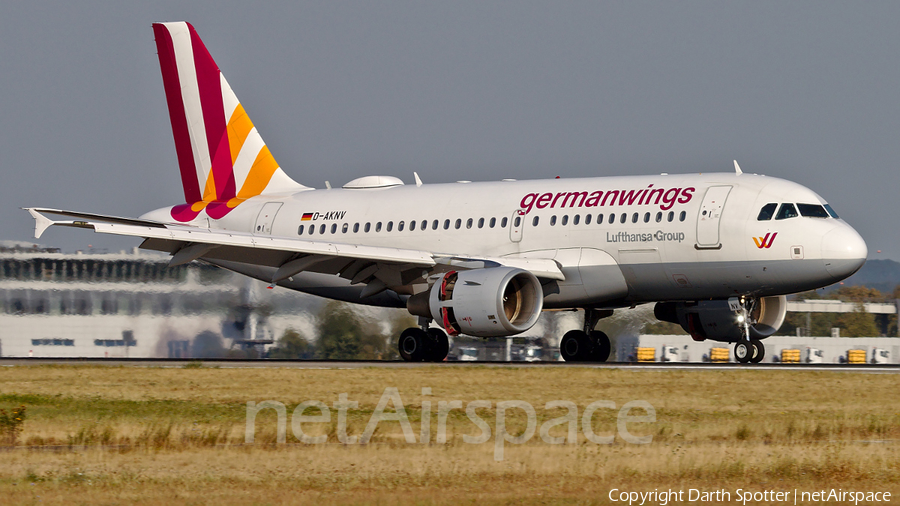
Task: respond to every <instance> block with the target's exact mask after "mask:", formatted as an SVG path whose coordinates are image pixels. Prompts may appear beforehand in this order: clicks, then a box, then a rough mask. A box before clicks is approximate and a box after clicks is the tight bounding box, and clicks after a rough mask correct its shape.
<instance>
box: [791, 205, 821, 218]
mask: <svg viewBox="0 0 900 506" xmlns="http://www.w3.org/2000/svg"><path fill="white" fill-rule="evenodd" d="M797 210H799V211H800V216H803V217H806V218H827V217H828V211H826V210H825V208H824V207H822V206H820V205H819V204H797Z"/></svg>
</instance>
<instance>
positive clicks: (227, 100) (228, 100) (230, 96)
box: [219, 72, 240, 123]
mask: <svg viewBox="0 0 900 506" xmlns="http://www.w3.org/2000/svg"><path fill="white" fill-rule="evenodd" d="M219 82H221V83H222V105H223V106H224V107H225V121H226V123H227V122H228V120H230V119H231V115H232V114H234V110H235V109H237V106H238V105H240V102H239V101H238V98H237V95H235V94H234V90H232V89H231V86H229V85H228V81H226V80H225V74H222V73H221V72H219Z"/></svg>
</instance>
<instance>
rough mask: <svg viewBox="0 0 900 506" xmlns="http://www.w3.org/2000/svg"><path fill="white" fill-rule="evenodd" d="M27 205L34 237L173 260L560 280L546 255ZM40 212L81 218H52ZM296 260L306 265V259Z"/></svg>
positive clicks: (357, 272) (355, 275) (351, 272)
mask: <svg viewBox="0 0 900 506" xmlns="http://www.w3.org/2000/svg"><path fill="white" fill-rule="evenodd" d="M27 210H28V212H29V213H30V214H31V215H32V216H33V217H34V219H35V237H40V234H42V233H43V232H44V231H45V230H46V229H47V228H49V227H50V226H53V225H59V226H67V227H80V228H92V229H94V231H95V232H97V233H100V234H112V235H123V236H130V237H141V238H143V239H144V242H143V243H142V244H141V247H142V248H144V249H152V250H156V251H164V252H167V253H170V254H172V255H174V257H173V259H172V262H173V265H177V264H179V263H186V262H189V261H191V260H195V259H197V258H200V257H203V258H211V259H219V260H229V261H236V262H244V263H252V264H258V265H266V266H271V267H277V268H281V267H282V266H284V265H285V264H286V263H288V262H292V261H295V260H297V259H299V258H301V257H303V256H315V257H317V258H322V259H324V260H328V259H331V260H335V261H338V262H339V265H337V266H334V265H332V266H331V267H336V268H337V269H338V271H340V270H343V269H345V268H346V269H348V270H347V271H346V272H343V273H342V275H344V276H345V277H348V278H353V279H356V278H359V277H360V274H361V272H360V270H366V269H368V268H369V266H375V268H376V269H381V268H383V267H384V266H385V265H386V264H389V265H394V266H395V267H394V268H395V269H396V268H402V269H401V271H402V272H405V271H408V270H412V269H417V268H426V269H428V270H442V269H443V270H448V269H478V268H485V267H496V266H499V265H505V266H508V267H518V268H520V269H524V270H527V271H529V272H531V273H532V274H534V275H535V276H537V277H539V278H544V279H555V280H564V279H565V275H564V274H563V273H562V271H561V270H560V268H559V264H557V263H556V262H555V261H554V260H552V259H546V258H500V257H486V256H460V255H440V254H434V253H431V252H428V251H421V250H413V249H402V248H388V247H383V246H366V245H357V244H344V243H332V242H324V241H305V240H301V239H294V238H286V237H272V236H258V235H254V234H251V233H247V232H234V231H228V230H216V229H208V228H199V227H189V226H184V225H167V224H163V223H158V222H153V221H146V220H137V219H130V218H118V217H115V216H103V215H95V214H90V213H78V212H73V211H61V210H55V209H43V208H27ZM42 213H48V214H57V215H61V216H67V217H72V218H80V219H76V220H67V221H53V220H50V219H49V218H47V217H46V216H44V215H43V214H42ZM301 263H304V264H305V263H306V262H301ZM329 264H333V262H331V261H320V260H317V261H315V262H312V261H310V262H309V265H304V266H303V267H304V269H301V270H306V269H309V270H314V271H320V269H323V268H325V267H326V266H329ZM297 265H299V263H298V264H296V265H294V266H293V267H297ZM291 270H294V269H293V268H286V269H285V270H284V271H282V272H281V273H280V274H284V273H285V272H288V271H291ZM327 270H333V269H327ZM367 274H369V275H371V273H367Z"/></svg>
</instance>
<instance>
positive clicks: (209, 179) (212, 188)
mask: <svg viewBox="0 0 900 506" xmlns="http://www.w3.org/2000/svg"><path fill="white" fill-rule="evenodd" d="M217 195H218V194H217V192H216V179H215V178H214V177H213V171H212V170H210V171H209V175H208V176H206V187H205V188H204V189H203V200H205V201H207V202H215V200H216V196H217Z"/></svg>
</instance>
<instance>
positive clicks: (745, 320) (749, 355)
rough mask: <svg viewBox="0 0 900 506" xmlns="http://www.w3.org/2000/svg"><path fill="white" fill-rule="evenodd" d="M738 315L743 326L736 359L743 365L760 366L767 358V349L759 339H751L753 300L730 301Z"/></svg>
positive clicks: (737, 345)
mask: <svg viewBox="0 0 900 506" xmlns="http://www.w3.org/2000/svg"><path fill="white" fill-rule="evenodd" d="M728 303H729V304H732V305H733V306H739V307H733V309H736V312H737V313H738V323H740V324H741V325H742V326H743V328H744V329H743V330H744V331H743V336H741V340H740V341H738V342H736V343H735V344H734V359H735V360H737V361H738V362H740V363H742V364H747V363H752V364H758V363H760V362H762V360H763V359H764V358H765V357H766V347H765V346H764V345H763V343H762V341H760V340H759V339H753V338H751V337H750V323H751V322H750V315H751V313H752V312H753V300H752V299H747V298H744V297H741V298H740V299H739V300H736V301H732V300H729V301H728Z"/></svg>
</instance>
